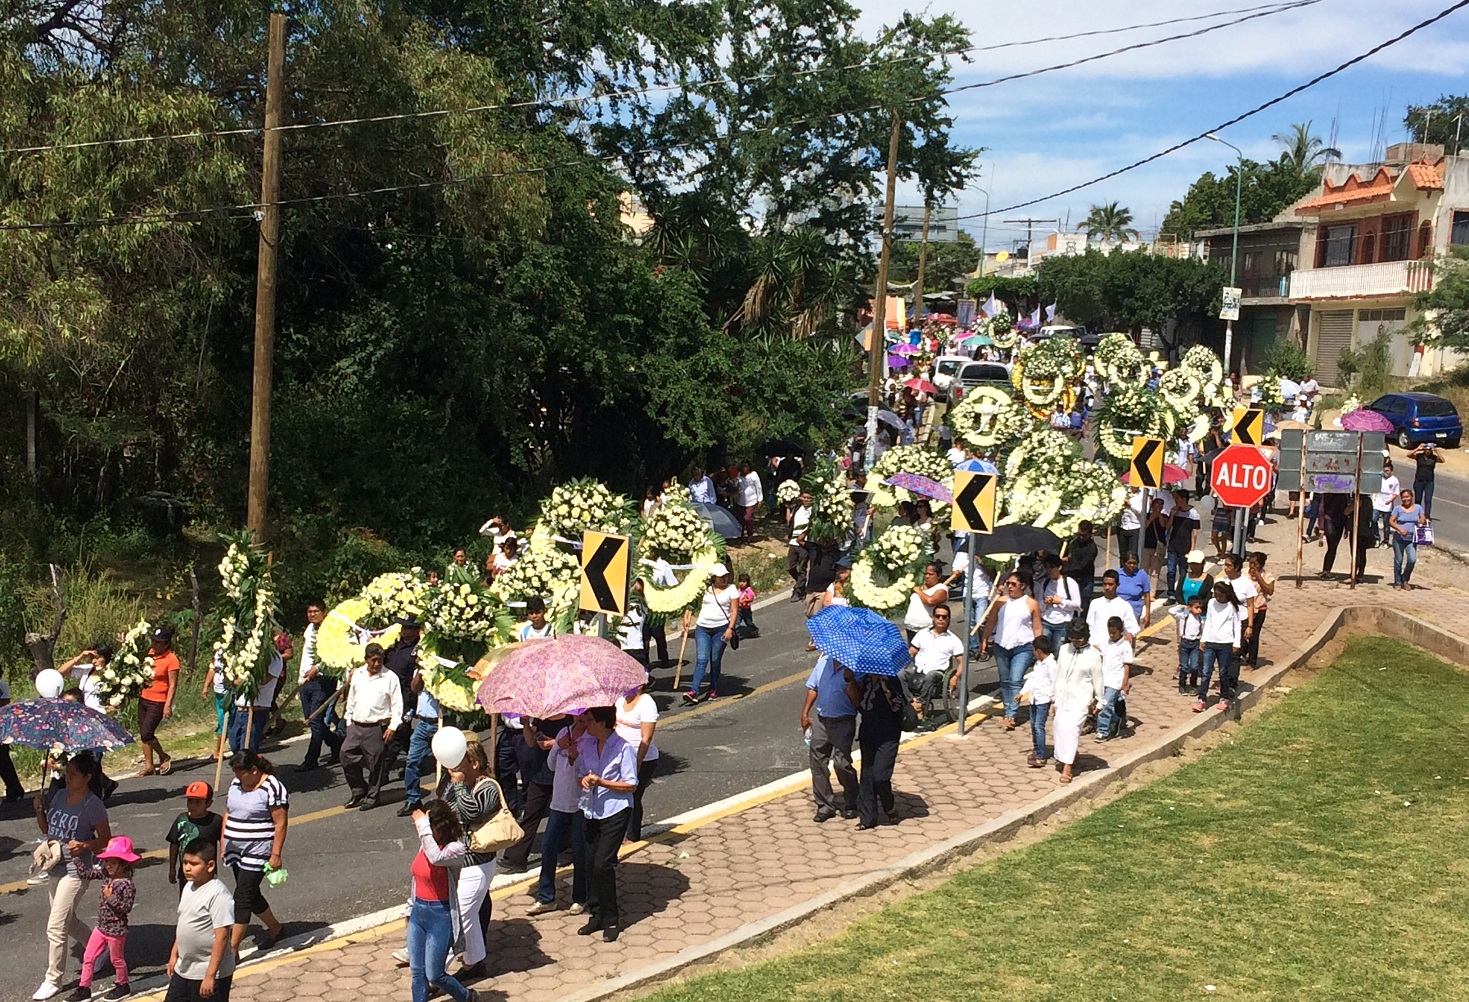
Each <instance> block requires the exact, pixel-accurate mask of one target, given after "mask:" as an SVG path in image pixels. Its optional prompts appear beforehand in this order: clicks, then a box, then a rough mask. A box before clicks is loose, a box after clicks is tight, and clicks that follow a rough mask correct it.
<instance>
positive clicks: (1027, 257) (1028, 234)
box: [1005, 216, 1061, 271]
mask: <svg viewBox="0 0 1469 1002" xmlns="http://www.w3.org/2000/svg"><path fill="white" fill-rule="evenodd" d="M1060 221H1061V220H1059V219H1031V218H1030V217H1029V216H1027V217H1025V218H1024V219H1007V220H1005V222H1007V223H1024V224H1025V268H1026V270H1027V271H1029V270H1030V262H1031V260H1032V258H1034V257H1035V255H1034V254H1032V253H1031V252H1030V248H1031V229H1032V227H1034V226H1035V224H1036V223H1059V222H1060Z"/></svg>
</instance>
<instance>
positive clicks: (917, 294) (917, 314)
mask: <svg viewBox="0 0 1469 1002" xmlns="http://www.w3.org/2000/svg"><path fill="white" fill-rule="evenodd" d="M932 211H933V203H932V202H930V201H929V200H928V199H926V198H925V199H924V200H923V236H922V237H921V238H920V239H919V241H918V277H917V278H916V279H915V281H914V283H913V318H914V320H916V321H917V323H918V326H919V327H920V328H921V327H922V326H923V266H924V264H925V263H926V262H927V261H928V217H929V214H930V213H931V212H932Z"/></svg>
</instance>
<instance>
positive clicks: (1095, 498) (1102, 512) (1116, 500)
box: [1049, 462, 1127, 536]
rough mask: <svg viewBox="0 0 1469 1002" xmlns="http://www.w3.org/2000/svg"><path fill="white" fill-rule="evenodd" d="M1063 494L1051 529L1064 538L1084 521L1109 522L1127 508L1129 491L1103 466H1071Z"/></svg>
mask: <svg viewBox="0 0 1469 1002" xmlns="http://www.w3.org/2000/svg"><path fill="white" fill-rule="evenodd" d="M1060 494H1061V508H1060V510H1059V511H1058V512H1057V515H1056V517H1055V519H1053V520H1052V521H1051V522H1050V524H1049V528H1050V529H1052V530H1053V531H1055V532H1056V533H1057V534H1059V535H1062V536H1066V535H1070V534H1071V533H1073V532H1075V531H1076V527H1077V526H1078V525H1079V524H1080V523H1081V522H1082V521H1086V520H1089V521H1092V522H1096V523H1099V524H1100V523H1105V522H1110V521H1112V520H1113V519H1114V518H1116V517H1117V516H1119V515H1121V514H1122V509H1123V508H1124V507H1125V506H1126V504H1127V488H1126V487H1124V486H1123V484H1122V482H1121V481H1120V480H1119V479H1118V478H1117V475H1116V474H1115V473H1114V472H1113V471H1112V470H1111V469H1110V468H1108V467H1107V466H1105V465H1104V464H1102V463H1088V462H1076V463H1072V464H1071V465H1070V466H1069V467H1068V468H1067V470H1066V477H1065V479H1064V480H1062V481H1061V485H1060Z"/></svg>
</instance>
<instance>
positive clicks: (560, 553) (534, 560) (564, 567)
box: [494, 488, 581, 611]
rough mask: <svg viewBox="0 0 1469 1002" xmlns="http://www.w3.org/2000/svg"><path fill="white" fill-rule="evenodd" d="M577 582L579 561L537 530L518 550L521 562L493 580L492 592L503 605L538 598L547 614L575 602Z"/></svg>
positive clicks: (579, 571)
mask: <svg viewBox="0 0 1469 1002" xmlns="http://www.w3.org/2000/svg"><path fill="white" fill-rule="evenodd" d="M558 490H559V488H558ZM577 538H578V539H579V538H580V530H578V533H577ZM580 581H581V561H579V560H577V558H576V556H575V555H574V554H571V553H567V552H566V551H565V550H562V549H560V548H559V547H557V546H556V544H555V542H554V541H552V539H551V537H550V536H549V535H547V534H546V533H545V532H542V531H540V530H539V529H538V530H537V531H536V532H533V533H531V538H530V545H529V546H527V547H526V548H525V549H524V550H522V551H521V553H520V559H519V560H517V561H516V562H515V563H514V565H512V566H511V567H510V569H509V570H507V571H505V572H504V573H503V574H501V575H500V576H499V577H497V578H495V584H494V592H495V594H496V595H497V596H499V599H500V601H501V602H503V603H505V604H506V605H509V604H511V603H514V602H524V601H525V600H526V599H528V598H531V597H533V596H540V597H541V598H543V599H545V600H546V607H547V610H548V611H549V610H550V609H551V608H552V607H553V606H554V607H564V606H566V605H568V604H569V603H575V601H576V593H577V588H578V586H579V583H580Z"/></svg>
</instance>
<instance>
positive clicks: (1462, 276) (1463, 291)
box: [1411, 247, 1469, 351]
mask: <svg viewBox="0 0 1469 1002" xmlns="http://www.w3.org/2000/svg"><path fill="white" fill-rule="evenodd" d="M1415 305H1416V306H1417V307H1418V309H1419V311H1420V312H1419V315H1418V317H1417V318H1416V319H1415V320H1414V321H1413V323H1412V325H1411V329H1412V331H1413V333H1414V335H1415V336H1416V337H1417V338H1418V339H1419V340H1420V341H1427V342H1429V343H1430V344H1433V345H1436V346H1438V347H1441V348H1455V349H1457V350H1459V351H1466V350H1469V248H1465V247H1453V248H1451V249H1450V253H1449V254H1448V256H1447V257H1441V258H1439V259H1438V262H1437V264H1436V265H1435V267H1434V275H1433V289H1432V290H1431V291H1429V292H1424V293H1420V294H1419V296H1418V301H1417V303H1416V304H1415Z"/></svg>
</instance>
